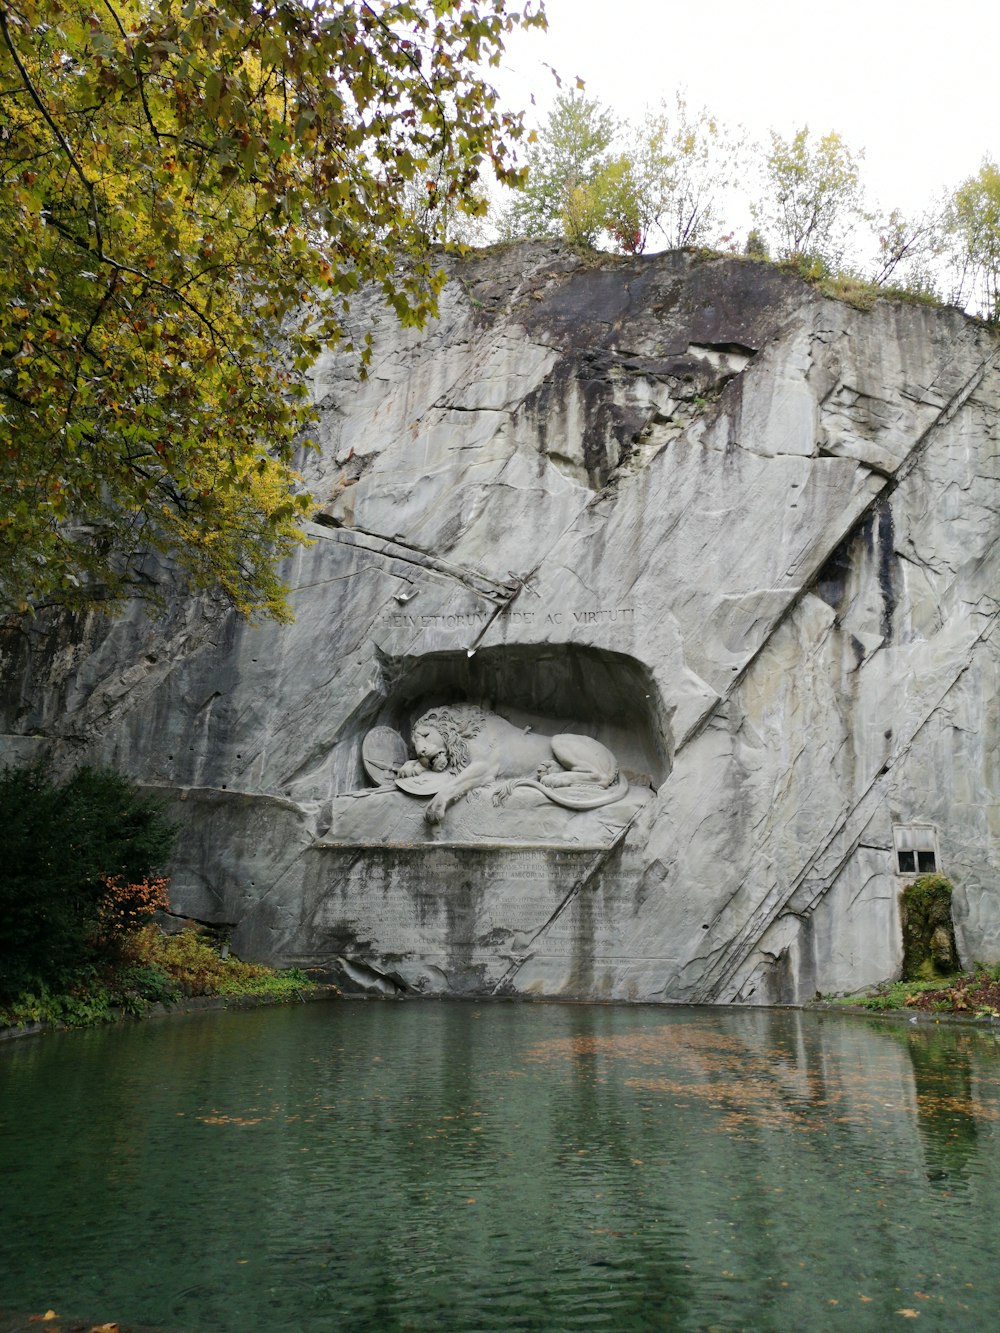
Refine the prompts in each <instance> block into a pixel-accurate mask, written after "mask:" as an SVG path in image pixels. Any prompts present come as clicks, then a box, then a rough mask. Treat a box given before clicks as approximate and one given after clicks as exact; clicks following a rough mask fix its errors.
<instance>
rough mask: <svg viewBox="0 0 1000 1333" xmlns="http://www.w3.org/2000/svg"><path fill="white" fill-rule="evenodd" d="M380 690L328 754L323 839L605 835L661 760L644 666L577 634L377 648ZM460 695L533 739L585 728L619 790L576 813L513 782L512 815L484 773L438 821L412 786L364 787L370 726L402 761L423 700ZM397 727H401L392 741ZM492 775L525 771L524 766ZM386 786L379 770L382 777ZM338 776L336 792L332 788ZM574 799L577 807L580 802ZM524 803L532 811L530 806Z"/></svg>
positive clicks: (630, 810)
mask: <svg viewBox="0 0 1000 1333" xmlns="http://www.w3.org/2000/svg"><path fill="white" fill-rule="evenodd" d="M380 665H381V668H382V681H381V686H382V688H381V691H380V692H379V694H378V695H373V696H372V697H370V698H369V699H368V700H366V701H365V704H364V705H363V706H362V707H360V708H358V709H357V710H355V712H354V714H353V716H352V719H351V723H350V732H349V734H348V735H345V736H343V737H342V740H341V744H342V745H343V746H344V747H345V749H346V754H345V755H344V757H343V758H342V759H341V762H340V763H339V764H338V765H337V768H338V770H339V774H340V784H341V793H340V794H339V795H337V796H335V797H334V799H333V800H332V802H331V803H330V806H329V809H328V811H327V813H326V817H325V818H323V819H322V820H321V833H322V835H323V837H324V841H327V842H333V843H336V844H337V845H340V846H343V845H344V844H345V843H346V844H351V843H353V842H359V843H361V844H362V845H365V844H369V843H379V844H385V843H390V844H391V843H397V842H403V843H406V844H411V843H413V842H414V841H417V842H421V841H424V840H427V839H433V841H434V842H435V843H437V844H440V843H441V842H442V841H443V840H454V841H458V842H462V843H466V842H479V841H483V840H486V841H490V842H494V841H495V842H500V843H502V842H505V841H510V842H512V843H515V844H516V843H523V842H526V841H529V842H555V843H556V844H558V845H561V844H564V843H568V844H575V843H579V842H581V841H583V842H586V843H588V844H591V845H600V844H602V843H605V842H607V841H609V840H611V839H613V837H614V836H615V834H616V832H617V830H618V829H620V828H622V827H624V825H625V824H626V823H628V821H629V820H630V819H631V817H632V815H634V813H635V811H636V809H637V808H638V806H639V805H640V804H643V803H644V802H645V801H646V800H648V799H649V796H650V795H651V792H652V791H653V790H655V789H656V787H658V786H659V784H660V783H661V782H662V781H663V780H664V778H665V777H666V775H667V773H668V772H669V770H670V762H671V754H672V741H671V731H670V722H669V716H668V713H667V710H666V708H665V706H664V704H663V701H662V699H661V697H660V694H659V691H658V689H657V687H656V684H655V682H654V680H653V678H652V675H651V673H650V672H649V671H648V669H647V668H646V667H645V666H644V665H643V664H642V663H641V662H639V661H637V660H636V659H634V658H631V657H628V656H626V655H624V654H621V653H615V652H609V651H607V650H600V649H596V648H592V647H589V646H583V645H579V644H572V643H570V644H558V645H553V644H524V645H512V646H511V645H505V646H502V647H492V648H487V649H483V650H480V651H475V652H473V653H471V654H470V653H469V652H468V651H467V650H465V649H463V650H461V651H451V652H438V653H429V654H426V655H422V656H414V657H392V658H390V657H385V656H383V657H382V658H381V662H380ZM470 706H472V707H475V708H478V709H480V710H482V713H483V714H484V715H485V716H486V717H495V718H497V719H501V720H502V723H507V724H509V725H510V727H511V728H513V729H514V730H513V732H508V734H509V735H513V734H517V735H518V736H528V737H531V738H533V739H536V740H537V741H538V748H539V749H540V750H542V751H544V749H545V746H544V744H543V741H544V740H545V739H546V738H551V737H555V736H559V735H567V734H569V735H572V736H580V737H587V738H590V739H591V740H592V741H595V742H597V743H598V746H599V747H603V749H604V750H605V751H607V752H610V754H611V755H612V756H613V758H614V767H615V769H616V772H617V774H619V775H620V779H621V781H622V784H623V785H626V784H627V787H628V792H627V794H626V796H625V798H624V799H621V800H617V801H615V802H614V806H615V808H614V809H612V808H611V806H610V804H606V805H605V806H604V810H603V814H602V815H601V816H600V818H599V819H595V818H580V817H577V816H576V814H575V813H574V811H572V810H565V809H555V808H553V806H552V802H551V801H547V800H545V799H544V796H539V794H538V793H537V791H536V792H535V793H533V794H531V793H528V792H526V791H520V792H518V793H516V794H515V796H514V797H513V798H512V805H513V808H514V809H516V810H517V811H518V812H519V814H518V817H517V818H512V810H511V809H509V808H504V807H505V806H506V804H507V802H506V799H505V800H504V803H503V806H502V805H501V802H500V798H499V796H498V793H497V791H496V784H495V783H493V784H492V785H491V784H490V783H489V782H487V783H485V784H484V790H482V791H479V790H472V791H469V792H468V794H467V795H463V796H462V797H461V798H460V799H458V800H456V801H455V803H454V805H453V806H452V807H451V808H450V809H449V811H448V815H447V818H446V819H444V820H442V821H440V823H441V827H439V828H437V829H432V828H429V827H428V826H427V821H426V820H425V819H424V815H425V813H426V805H424V804H422V803H421V802H420V801H419V800H418V799H417V798H415V797H414V796H413V795H404V793H403V792H400V791H396V790H389V791H386V792H384V793H383V792H379V793H378V799H377V800H365V801H361V800H359V799H358V798H359V797H364V796H372V795H374V794H375V793H374V792H373V786H372V784H373V779H372V776H371V772H370V771H369V773H368V774H366V772H365V768H364V763H363V747H364V743H365V738H366V736H368V737H370V736H371V735H372V734H373V732H379V733H380V734H382V735H384V736H387V737H393V736H395V737H396V738H397V743H398V744H399V750H398V756H399V757H400V758H402V757H403V751H404V747H405V749H406V757H408V758H409V759H411V760H412V758H413V754H414V751H413V749H412V745H411V737H412V733H413V728H414V724H415V723H416V722H417V720H418V719H419V718H420V717H421V716H422V715H423V714H425V713H426V712H428V710H431V709H438V708H441V707H445V708H455V707H457V708H458V709H459V710H460V711H461V710H463V709H466V710H467V709H468V708H469V707H470ZM398 738H402V741H401V742H399V741H398ZM501 776H503V777H506V778H510V777H514V776H517V777H525V778H527V777H535V776H536V772H535V769H534V768H532V769H531V771H530V772H527V771H526V772H523V773H521V772H518V773H516V774H515V773H512V772H505V773H504V774H502V775H501ZM389 785H390V786H391V777H390V779H389ZM345 787H346V791H345V790H344V789H345ZM582 808H584V809H586V807H582ZM533 812H534V813H533Z"/></svg>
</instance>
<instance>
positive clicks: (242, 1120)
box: [195, 1115, 271, 1125]
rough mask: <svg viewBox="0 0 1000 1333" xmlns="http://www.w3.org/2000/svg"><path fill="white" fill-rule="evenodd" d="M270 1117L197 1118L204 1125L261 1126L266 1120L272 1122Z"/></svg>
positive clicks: (219, 1116)
mask: <svg viewBox="0 0 1000 1333" xmlns="http://www.w3.org/2000/svg"><path fill="white" fill-rule="evenodd" d="M270 1118H271V1117H270V1116H268V1115H258V1116H245V1115H199V1116H195V1119H196V1120H200V1121H201V1123H202V1124H203V1125H259V1124H260V1123H261V1122H262V1121H264V1120H270Z"/></svg>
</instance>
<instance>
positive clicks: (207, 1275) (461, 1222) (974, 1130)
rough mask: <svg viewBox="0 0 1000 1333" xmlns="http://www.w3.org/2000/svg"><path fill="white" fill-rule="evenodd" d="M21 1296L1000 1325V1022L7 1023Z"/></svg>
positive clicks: (354, 1325) (461, 1015)
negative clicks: (999, 1213)
mask: <svg viewBox="0 0 1000 1333" xmlns="http://www.w3.org/2000/svg"><path fill="white" fill-rule="evenodd" d="M0 1079H2V1084H0V1087H2V1092H0V1169H2V1177H0V1188H2V1190H3V1197H4V1200H5V1205H4V1208H3V1209H2V1210H0V1274H3V1275H5V1276H3V1277H2V1278H0V1308H14V1309H20V1310H23V1311H25V1312H42V1311H44V1310H46V1309H48V1308H54V1309H56V1310H59V1311H60V1312H63V1313H68V1314H77V1315H79V1316H80V1317H82V1318H89V1319H93V1320H95V1321H96V1320H97V1319H98V1318H100V1319H102V1320H106V1319H111V1318H116V1319H121V1320H129V1321H134V1322H137V1323H146V1324H156V1325H158V1326H160V1327H164V1328H167V1329H171V1330H178V1331H180V1330H213V1333H215V1331H218V1333H227V1331H228V1330H239V1333H248V1331H249V1333H253V1331H254V1330H267V1331H268V1333H270V1331H271V1330H275V1331H276V1333H280V1331H281V1330H293V1329H294V1330H298V1329H307V1328H308V1329H316V1328H330V1329H334V1328H335V1329H337V1330H358V1331H359V1333H360V1331H361V1330H369V1329H370V1330H376V1329H377V1330H404V1329H414V1330H417V1329H432V1328H433V1329H441V1330H453V1329H454V1330H474V1329H483V1330H486V1329H491V1330H492V1329H530V1330H536V1331H540V1330H549V1329H551V1330H561V1329H589V1328H600V1329H611V1330H616V1331H617V1330H622V1331H624V1330H631V1329H636V1330H640V1329H641V1330H646V1329H650V1328H659V1327H669V1328H688V1329H701V1328H709V1327H713V1328H721V1329H741V1328H752V1329H771V1328H773V1329H787V1328H789V1327H792V1326H794V1325H795V1324H796V1323H800V1324H801V1325H802V1326H804V1327H818V1328H825V1327H832V1326H833V1323H834V1322H841V1323H844V1324H845V1326H850V1327H851V1328H859V1329H872V1330H875V1329H879V1330H881V1329H883V1328H884V1327H885V1326H886V1324H887V1323H895V1322H898V1321H899V1320H900V1319H902V1318H912V1317H914V1316H913V1315H912V1314H910V1313H905V1312H909V1311H916V1314H917V1316H918V1317H919V1318H920V1319H921V1325H920V1326H921V1327H923V1328H927V1327H931V1328H935V1327H937V1328H941V1329H944V1328H948V1329H955V1328H958V1329H962V1328H968V1329H978V1328H983V1327H988V1326H991V1325H992V1322H993V1320H994V1315H995V1309H996V1303H997V1298H998V1295H1000V1292H998V1288H997V1279H996V1275H995V1272H994V1269H995V1267H996V1265H995V1261H994V1258H993V1255H992V1239H991V1238H992V1235H993V1221H994V1215H995V1207H996V1205H995V1202H994V1201H995V1199H997V1198H998V1197H1000V1191H998V1186H1000V1179H998V1176H1000V1162H998V1154H997V1152H996V1143H995V1136H996V1127H997V1120H998V1117H1000V1062H998V1048H997V1042H996V1040H995V1038H994V1035H993V1034H992V1032H989V1031H983V1030H969V1029H965V1030H961V1031H957V1030H955V1029H951V1028H946V1027H944V1026H941V1027H939V1028H936V1027H935V1028H930V1029H928V1028H926V1027H911V1026H909V1025H907V1026H904V1027H898V1026H897V1027H891V1026H885V1025H883V1024H881V1023H878V1022H876V1021H874V1020H872V1021H868V1020H852V1019H850V1018H846V1017H844V1016H824V1015H812V1014H797V1013H786V1012H780V1011H767V1012H757V1013H754V1012H741V1011H728V1010H700V1011H698V1010H674V1009H667V1010H664V1009H612V1008H603V1007H587V1006H549V1005H545V1006H541V1005H539V1006H530V1005H491V1006H475V1005H449V1004H443V1003H441V1004H435V1003H427V1004H406V1005H396V1004H389V1003H387V1004H341V1005H329V1006H308V1007H305V1008H300V1009H293V1010H268V1011H259V1012H256V1013H248V1014H231V1015H205V1016H200V1017H194V1018H188V1019H178V1020H172V1021H171V1022H169V1023H164V1024H160V1025H153V1024H150V1025H146V1026H143V1027H137V1028H134V1029H129V1030H120V1031H110V1032H94V1033H84V1034H71V1035H68V1036H66V1037H59V1036H54V1037H50V1038H46V1039H44V1040H41V1041H35V1042H22V1043H15V1044H13V1045H12V1046H10V1047H8V1048H6V1049H3V1050H0Z"/></svg>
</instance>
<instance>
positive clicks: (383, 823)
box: [0, 244, 1000, 1003]
mask: <svg viewBox="0 0 1000 1333" xmlns="http://www.w3.org/2000/svg"><path fill="white" fill-rule="evenodd" d="M359 319H361V320H367V321H369V322H371V323H373V324H374V325H375V326H376V350H375V359H374V364H373V371H372V374H371V376H370V378H369V379H368V380H367V381H366V382H365V383H358V382H357V381H356V379H355V378H354V377H353V366H352V365H351V363H350V362H349V359H348V358H340V359H338V358H337V357H328V358H327V359H326V360H324V362H323V363H322V364H321V365H320V366H319V367H318V369H317V374H316V382H315V392H316V397H317V401H318V403H319V404H320V408H321V430H320V438H321V443H322V448H321V450H320V451H319V452H318V453H315V454H308V455H306V456H305V458H304V459H303V462H302V467H303V470H304V472H305V473H306V475H307V479H308V482H309V484H310V486H311V488H312V489H313V491H314V493H315V494H316V496H317V498H318V499H319V501H320V503H321V511H320V513H319V515H318V520H319V521H318V522H317V523H316V524H315V525H314V528H313V536H314V537H315V543H314V545H313V546H312V547H310V548H309V549H307V550H304V551H302V552H301V554H300V555H298V556H297V557H296V559H295V560H294V561H292V562H290V563H289V566H288V569H287V575H286V576H287V579H288V581H289V583H290V584H291V586H292V588H293V590H294V591H293V597H292V601H293V606H294V610H295V613H296V622H295V624H294V625H292V626H289V627H274V626H270V627H264V628H256V629H255V628H249V627H247V626H245V625H243V624H241V623H240V622H239V621H237V620H236V619H235V618H234V617H233V616H232V615H231V614H229V613H227V612H225V611H224V610H222V609H220V608H219V607H218V606H217V605H215V604H214V603H212V602H211V601H210V600H207V599H195V600H176V601H174V602H173V603H172V604H171V605H170V608H169V610H168V611H167V612H166V613H164V614H163V615H161V616H159V617H158V618H153V619H149V618H147V617H146V615H145V613H144V611H143V610H142V608H141V607H138V606H137V607H135V608H134V609H133V611H132V612H131V613H130V614H129V615H127V616H126V617H125V618H123V619H122V620H120V621H117V622H115V623H108V622H105V621H103V620H102V619H100V618H99V617H87V618H83V619H76V620H73V619H60V620H55V619H53V620H40V621H37V622H35V623H32V624H29V625H21V626H16V627H13V626H12V627H8V628H7V629H6V630H5V631H4V632H3V635H2V638H0V650H2V658H0V730H2V732H3V733H5V734H4V736H3V738H2V741H0V754H3V755H4V756H6V757H8V758H12V759H14V760H16V761H21V760H23V759H24V758H26V757H30V755H31V754H32V753H34V752H35V751H36V750H47V751H51V752H52V753H54V755H55V756H56V758H57V760H58V761H59V762H62V763H70V762H79V761H87V762H92V763H106V764H113V765H115V766H117V767H119V768H121V769H123V770H124V771H126V772H127V773H129V774H131V775H132V776H133V777H134V778H136V779H138V780H140V781H141V782H143V783H146V784H148V785H150V786H151V787H155V788H158V789H162V791H163V792H164V794H165V795H166V796H167V797H168V798H169V799H170V800H171V802H172V804H173V807H174V808H175V810H176V812H177V817H178V819H179V820H180V821H181V822H182V824H183V828H184V835H183V838H182V840H181V843H180V847H179V851H178V854H177V857H176V861H175V864H174V866H173V868H172V870H173V886H172V895H173V898H174V902H175V906H176V908H177V910H178V911H180V912H182V913H186V914H189V915H192V916H195V917H199V918H202V919H205V920H212V921H229V922H232V923H234V924H235V927H236V930H235V935H234V941H233V942H234V948H235V949H236V950H237V952H239V953H241V954H242V955H244V956H250V957H259V958H264V959H267V960H269V961H276V962H286V963H291V962H295V963H299V964H305V965H313V966H317V967H320V968H322V969H323V970H324V971H325V972H326V973H327V974H328V975H329V976H331V977H332V978H333V979H335V980H337V981H339V982H340V983H341V984H343V985H345V986H346V987H347V988H348V989H356V988H358V987H371V988H374V989H376V990H381V991H386V992H396V991H399V990H405V991H418V992H422V993H436V992H451V993H459V994H488V993H498V994H530V995H549V996H560V995H561V996H582V997H595V998H621V999H647V1000H648V999H656V1000H664V1001H733V1000H741V1001H750V1002H753V1003H760V1002H773V1001H794V1000H798V999H805V998H809V997H811V996H812V995H813V993H814V992H815V991H816V990H821V991H824V992H831V991H842V990H848V989H854V988H857V987H860V986H863V985H866V984H869V983H872V982H875V981H877V980H880V979H882V978H885V977H889V976H892V975H893V974H894V973H895V972H897V971H898V968H899V965H900V961H901V957H902V940H901V933H900V925H899V908H898V895H899V892H900V889H901V887H902V885H903V883H904V882H905V880H904V879H903V878H901V876H900V875H899V873H897V872H898V862H897V855H896V851H895V849H894V829H895V830H897V834H896V836H897V839H898V836H899V834H898V829H899V826H905V825H913V826H921V827H918V834H917V836H918V841H919V838H921V837H922V838H924V839H925V842H926V846H927V847H928V848H930V847H933V849H934V852H933V855H934V857H935V860H936V862H937V863H938V865H939V868H940V869H942V870H943V871H944V872H945V873H946V874H948V875H950V876H951V877H952V878H953V880H954V882H955V886H956V892H955V909H956V917H957V920H956V928H957V938H958V945H959V950H960V952H961V955H962V957H963V960H966V961H971V960H972V959H983V960H990V961H997V960H1000V896H998V888H1000V864H998V862H1000V803H998V792H1000V758H998V752H997V738H998V724H1000V698H998V688H997V661H998V646H1000V628H998V612H1000V603H998V589H1000V577H998V576H1000V568H998V566H1000V553H998V544H997V537H998V532H1000V518H998V506H1000V491H998V486H997V481H998V472H1000V371H998V363H1000V355H998V347H997V343H996V341H995V340H994V339H993V338H992V337H991V336H990V335H989V333H988V332H987V331H985V330H984V329H982V328H981V327H979V326H977V325H976V324H974V323H972V322H970V321H969V320H967V319H966V318H965V317H964V316H962V315H960V314H958V313H957V312H954V311H947V310H934V309H929V308H926V307H921V306H913V305H897V304H890V303H881V302H880V303H879V304H877V305H876V306H875V308H874V309H873V310H871V311H869V312H861V311H857V310H854V309H851V308H849V307H847V306H846V305H842V304H839V303H835V302H833V301H830V300H827V299H824V298H823V297H821V296H819V295H818V294H817V293H815V292H814V291H812V290H811V289H809V288H807V287H805V286H803V285H802V284H801V283H800V282H799V281H798V280H797V279H796V278H794V277H793V276H791V275H790V274H787V273H784V272H781V271H779V270H777V269H775V268H772V267H770V266H768V265H763V264H758V263H753V262H748V261H742V260H723V259H716V260H702V259H697V258H695V257H692V256H690V255H686V254H680V253H674V254H666V255H660V256H654V257H651V258H645V259H640V260H635V261H622V260H612V259H609V258H600V259H597V258H593V259H591V260H589V261H585V260H581V259H580V258H579V257H578V256H576V255H574V254H572V253H570V252H567V251H565V250H562V249H560V248H559V247H557V246H552V245H544V244H536V245H531V246H523V247H518V248H515V249H511V250H507V251H503V252H499V253H496V254H484V255H481V256H478V257H475V258H473V259H470V260H468V261H465V262H463V263H462V264H460V265H457V266H456V270H455V280H453V281H452V282H451V283H450V284H449V285H448V287H447V289H446V292H445V296H444V300H443V306H442V315H441V318H440V320H439V321H438V322H437V323H435V324H434V325H433V326H432V327H430V328H429V329H427V330H426V331H424V332H422V333H417V332H413V331H407V332H403V331H401V330H399V329H397V328H396V327H395V326H394V325H393V324H391V323H390V322H389V321H388V320H387V319H386V318H385V317H383V316H381V315H380V314H379V313H378V311H377V309H376V307H375V305H374V304H373V305H372V306H371V307H370V308H365V309H360V310H359ZM455 701H467V702H471V703H476V704H483V705H486V706H487V707H488V708H489V709H491V710H495V712H496V713H497V714H498V715H500V716H502V717H504V718H506V719H507V720H509V721H510V722H513V723H514V724H515V725H516V726H517V727H518V728H524V729H528V731H529V732H530V733H532V734H538V735H542V736H553V735H556V734H557V733H564V732H570V733H579V734H583V735H587V736H591V737H594V738H595V739H597V740H599V741H600V742H601V743H602V744H603V745H604V746H605V747H607V749H608V750H610V751H611V752H612V753H613V755H614V756H615V759H616V760H617V762H618V763H619V764H620V766H621V772H622V773H623V774H626V775H627V780H628V783H629V794H628V797H627V798H626V799H625V800H623V801H622V802H621V804H620V805H619V806H618V807H617V808H616V806H615V805H608V806H606V807H604V808H602V809H596V810H591V811H588V812H586V813H575V812H570V811H562V810H558V809H557V808H556V807H554V806H552V805H551V804H550V803H548V802H547V801H546V799H545V797H544V795H542V794H539V793H537V792H528V791H527V790H525V789H520V790H515V791H514V792H513V793H512V795H511V797H510V799H509V800H507V801H506V802H503V803H500V804H494V801H493V799H492V796H493V795H497V791H496V787H495V785H494V786H489V787H487V788H481V789H479V790H478V791H473V792H472V793H470V794H469V795H464V796H461V797H459V798H458V799H457V800H456V801H455V802H454V804H452V805H450V806H449V808H448V810H447V812H446V813H445V815H444V818H443V819H442V820H441V822H440V823H437V824H429V823H428V822H427V820H426V819H425V818H424V817H423V812H424V810H425V809H426V805H425V803H423V802H421V800H420V798H418V797H414V796H409V795H405V794H404V793H402V792H400V791H397V790H395V789H390V788H389V787H387V788H386V789H385V790H381V789H377V788H375V787H374V786H373V785H372V784H371V781H370V779H369V778H368V777H366V775H365V771H364V765H363V763H362V745H363V742H364V738H365V736H366V734H367V733H368V732H369V731H371V729H372V728H374V727H376V726H378V727H384V728H390V729H393V730H395V731H398V732H399V733H400V734H401V735H402V736H403V737H404V739H405V740H409V738H410V728H411V727H412V724H413V722H414V720H415V719H416V718H417V716H418V715H419V714H421V713H422V712H425V711H426V709H427V708H429V707H433V706H434V705H436V704H439V703H443V702H455ZM411 753H412V751H411ZM921 845H924V844H923V843H922V844H921Z"/></svg>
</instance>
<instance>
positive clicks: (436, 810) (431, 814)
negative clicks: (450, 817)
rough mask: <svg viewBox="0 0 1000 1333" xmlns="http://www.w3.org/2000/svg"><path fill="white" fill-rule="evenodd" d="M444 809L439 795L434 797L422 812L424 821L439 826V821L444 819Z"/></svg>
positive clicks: (443, 803)
mask: <svg viewBox="0 0 1000 1333" xmlns="http://www.w3.org/2000/svg"><path fill="white" fill-rule="evenodd" d="M446 808H447V807H446V805H445V802H444V801H443V800H442V799H441V797H440V795H438V796H435V797H434V798H433V800H432V801H430V802H429V804H428V806H427V809H426V810H425V811H424V819H426V820H427V822H428V824H440V823H441V820H442V819H444V812H445V809H446Z"/></svg>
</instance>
